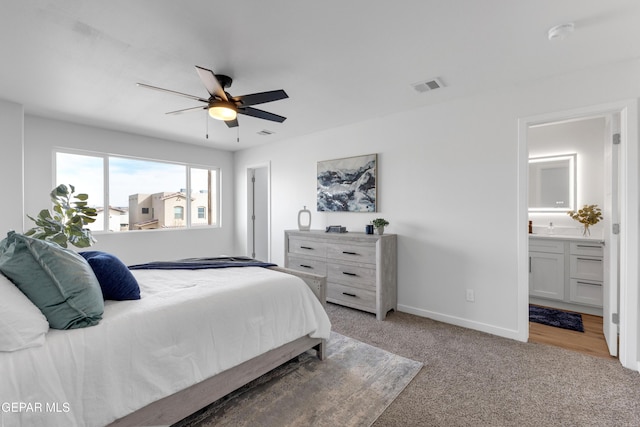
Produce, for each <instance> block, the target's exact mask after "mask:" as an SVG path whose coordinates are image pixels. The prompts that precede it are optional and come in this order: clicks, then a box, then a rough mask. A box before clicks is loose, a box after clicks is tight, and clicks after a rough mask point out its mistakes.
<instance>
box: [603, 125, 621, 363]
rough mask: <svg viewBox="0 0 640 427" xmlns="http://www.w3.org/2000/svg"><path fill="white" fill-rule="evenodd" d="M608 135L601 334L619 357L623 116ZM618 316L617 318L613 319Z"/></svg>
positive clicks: (605, 170) (605, 164)
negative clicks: (620, 153)
mask: <svg viewBox="0 0 640 427" xmlns="http://www.w3.org/2000/svg"><path fill="white" fill-rule="evenodd" d="M607 121H608V123H607V125H608V126H607V127H608V132H606V133H605V138H606V139H605V144H604V147H605V148H604V162H605V163H604V188H605V197H604V209H603V211H604V212H607V213H608V218H607V219H606V220H605V231H604V240H605V247H604V257H605V262H604V281H603V284H602V298H603V306H602V320H603V322H602V332H603V333H604V337H605V339H606V341H607V346H608V347H609V353H610V354H611V355H612V356H617V355H618V313H619V309H618V307H619V286H620V282H619V274H620V258H619V253H620V235H619V234H618V232H617V231H616V230H614V229H615V228H616V227H619V224H620V204H619V203H620V197H619V172H618V170H619V169H618V163H619V148H618V147H619V144H618V143H617V142H619V141H620V114H618V113H616V114H612V115H611V116H609V117H608V120H607ZM614 317H615V319H614Z"/></svg>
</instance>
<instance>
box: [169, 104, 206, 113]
mask: <svg viewBox="0 0 640 427" xmlns="http://www.w3.org/2000/svg"><path fill="white" fill-rule="evenodd" d="M207 108H209V106H206V107H191V108H185V109H184V110H176V111H169V112H168V113H165V114H182V113H185V112H187V111H195V110H206V109H207Z"/></svg>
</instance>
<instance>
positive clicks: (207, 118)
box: [204, 113, 209, 139]
mask: <svg viewBox="0 0 640 427" xmlns="http://www.w3.org/2000/svg"><path fill="white" fill-rule="evenodd" d="M204 122H205V123H206V124H207V139H209V117H207V114H206V113H205V115H204Z"/></svg>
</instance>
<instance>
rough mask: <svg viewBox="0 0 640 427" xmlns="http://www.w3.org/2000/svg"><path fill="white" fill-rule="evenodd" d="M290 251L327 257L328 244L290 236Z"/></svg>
mask: <svg viewBox="0 0 640 427" xmlns="http://www.w3.org/2000/svg"><path fill="white" fill-rule="evenodd" d="M289 253H292V254H300V255H310V256H314V257H318V258H326V256H327V244H326V243H325V242H321V241H318V240H309V239H301V238H297V237H290V238H289Z"/></svg>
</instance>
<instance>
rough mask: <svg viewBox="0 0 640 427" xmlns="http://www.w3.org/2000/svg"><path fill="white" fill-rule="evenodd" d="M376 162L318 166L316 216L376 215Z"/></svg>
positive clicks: (372, 157) (362, 159)
mask: <svg viewBox="0 0 640 427" xmlns="http://www.w3.org/2000/svg"><path fill="white" fill-rule="evenodd" d="M377 158H378V155H377V154H369V155H366V156H357V157H348V158H344V159H336V160H324V161H321V162H318V212H376V164H377Z"/></svg>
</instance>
